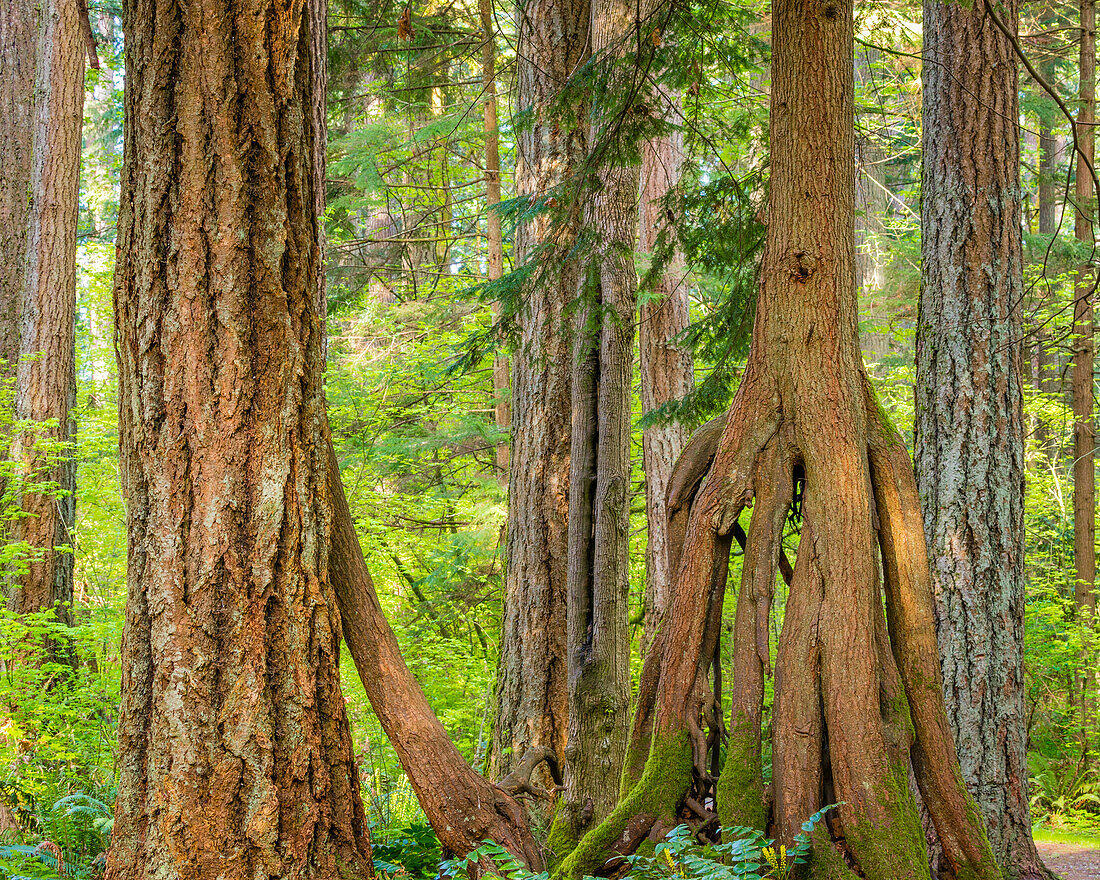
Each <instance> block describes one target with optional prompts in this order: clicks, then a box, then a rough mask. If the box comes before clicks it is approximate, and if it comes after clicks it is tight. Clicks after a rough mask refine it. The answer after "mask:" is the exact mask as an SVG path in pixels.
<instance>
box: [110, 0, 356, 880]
mask: <svg viewBox="0 0 1100 880" xmlns="http://www.w3.org/2000/svg"><path fill="white" fill-rule="evenodd" d="M315 12H316V11H315V10H310V9H308V8H307V4H305V3H295V4H291V5H280V4H276V3H272V2H270V0H208V2H204V3H201V4H191V5H186V6H180V5H179V4H176V3H173V2H163V0H130V2H127V3H126V4H125V5H124V9H123V24H124V28H125V38H126V93H125V110H126V121H127V127H126V139H125V148H124V166H123V174H122V198H121V206H122V207H121V212H120V216H119V232H118V255H117V270H116V276H115V288H114V299H115V324H116V327H117V328H118V330H117V332H118V338H117V352H118V361H119V427H120V446H121V461H122V480H123V490H124V493H125V496H126V499H127V529H128V539H129V561H128V597H127V617H126V628H125V631H124V635H123V649H122V657H123V681H122V694H123V697H122V711H121V717H120V722H119V746H120V753H121V756H122V758H121V765H120V768H119V794H118V800H117V802H116V806H115V827H114V834H113V837H112V847H111V851H110V855H109V857H108V865H107V877H108V878H111V880H116V878H117V880H121V878H126V880H134V878H154V877H155V878H158V880H164V878H187V880H203V878H210V880H214V878H219V880H232V878H241V880H245V878H249V880H254V878H256V877H270V878H276V877H277V878H311V880H312V878H325V880H336V878H346V877H348V876H362V877H370V876H372V874H373V869H372V865H371V852H370V843H369V837H368V831H367V826H366V819H365V815H364V811H363V805H362V801H361V799H360V794H359V777H358V771H357V768H356V761H355V756H354V752H353V746H352V740H351V735H350V730H349V726H348V721H347V715H346V713H345V709H344V696H343V692H342V690H341V687H340V681H339V672H338V670H339V666H338V649H339V638H340V626H341V624H340V616H339V612H338V610H337V605H336V597H335V595H334V593H333V589H332V585H331V581H330V576H329V564H328V557H329V550H328V548H329V525H330V514H329V505H328V489H327V486H328V468H329V463H328V450H327V448H326V445H325V443H324V442H323V438H324V436H325V430H326V424H325V408H324V393H323V385H322V367H323V362H322V355H321V352H322V339H321V337H322V332H321V328H322V323H321V320H320V316H319V315H318V314H317V311H316V307H317V290H318V283H319V282H318V278H317V276H318V274H319V273H320V272H321V271H322V254H321V250H320V242H319V234H318V228H317V224H318V222H319V221H318V216H317V213H316V206H317V204H318V197H317V193H316V191H315V187H316V185H317V177H316V173H315V172H316V151H318V150H323V149H324V143H323V140H322V139H321V138H322V134H321V132H320V131H319V130H318V126H317V121H316V117H315V116H314V113H313V110H314V107H315V106H316V105H315V100H314V99H315V97H316V94H317V90H318V89H323V88H324V83H323V79H322V78H321V77H320V76H319V64H318V59H317V58H316V55H315V52H316V50H317V49H318V48H319V47H321V46H323V41H321V40H318V39H316V36H317V35H316V34H314V33H313V31H312V26H313V24H314V23H315V22H316V21H317V20H318V19H317V17H316V15H315Z"/></svg>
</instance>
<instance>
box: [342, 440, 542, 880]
mask: <svg viewBox="0 0 1100 880" xmlns="http://www.w3.org/2000/svg"><path fill="white" fill-rule="evenodd" d="M325 434H326V437H325V443H326V444H327V446H328V450H329V452H328V455H329V498H330V500H331V503H332V549H331V555H330V559H329V563H330V572H331V579H332V583H333V585H334V588H335V590H336V598H337V600H338V602H339V605H340V614H341V617H342V619H343V632H344V641H345V643H346V644H347V646H348V651H349V652H350V653H351V656H352V659H353V660H354V661H355V667H356V669H358V670H359V677H360V678H361V679H362V680H363V687H364V688H365V689H366V692H367V698H368V699H369V700H370V704H371V708H372V709H373V710H374V714H375V715H377V716H378V720H379V722H380V723H381V724H382V729H383V730H385V732H386V736H387V737H389V740H390V743H391V744H392V745H393V747H394V750H395V751H396V752H397V757H398V760H400V762H401V767H402V769H404V771H405V774H406V775H407V776H408V777H409V782H410V783H411V784H412V787H413V791H415V792H416V796H417V799H418V800H419V802H420V808H421V809H422V810H423V811H424V815H425V816H426V817H427V818H428V822H429V823H430V824H431V826H432V828H433V829H434V830H435V833H436V835H437V836H438V837H439V840H440V842H441V843H442V844H443V845H444V846H445V847H446V848H447V849H448V850H449V851H450V852H452V853H455V854H457V855H465V854H466V853H468V852H469V851H470V850H472V849H474V848H475V847H477V846H478V845H479V844H481V842H482V841H485V840H492V841H495V842H497V843H499V844H501V845H502V846H504V847H506V848H507V849H508V850H509V851H510V852H512V853H513V855H515V856H516V857H517V858H520V859H522V860H523V861H524V862H525V863H526V864H527V866H528V867H529V868H530V869H531V870H533V871H537V870H538V869H539V868H541V867H542V855H541V853H540V852H539V849H538V846H537V844H536V843H535V840H534V837H533V836H532V835H531V832H530V830H529V828H528V825H527V816H526V813H525V812H524V810H523V807H521V806H520V805H519V804H518V803H517V802H516V800H515V799H514V798H513V797H512V795H513V794H516V793H518V792H520V791H524V792H527V793H532V791H533V789H532V787H531V785H530V776H531V771H532V770H533V769H534V766H535V764H536V763H537V762H541V761H547V762H548V763H549V764H550V766H551V767H552V768H556V767H557V761H556V757H555V755H554V753H553V751H552V750H550V749H548V748H546V749H529V750H528V752H527V757H528V761H529V762H530V763H528V764H527V765H526V766H521V767H520V768H517V769H516V771H515V772H513V773H510V774H509V775H508V776H507V777H505V779H503V780H501V783H500V785H499V786H498V785H491V784H489V783H488V782H487V781H486V780H485V779H484V778H483V777H481V776H480V775H479V774H478V773H476V772H475V771H474V770H473V769H472V768H471V767H470V765H469V764H468V763H467V762H466V759H465V758H463V757H462V754H461V753H460V752H459V751H458V749H457V748H455V746H454V744H453V743H452V742H451V741H450V739H449V738H448V736H447V732H446V731H445V730H444V729H443V725H442V724H441V723H440V722H439V719H438V718H437V717H436V715H435V713H434V712H433V711H432V708H431V706H429V705H428V700H427V698H426V697H425V696H424V691H423V690H422V689H421V687H420V683H419V682H418V681H417V680H416V678H415V676H413V674H412V671H411V670H410V669H409V667H408V666H407V665H406V664H405V661H404V659H403V658H402V656H401V649H400V647H399V646H398V644H397V637H396V636H395V635H394V633H393V629H392V628H391V627H390V625H389V622H388V621H387V620H386V617H385V614H384V613H383V611H382V606H381V604H380V603H379V601H378V595H377V593H375V591H374V582H373V581H372V580H371V576H370V572H369V571H368V570H367V565H366V562H365V560H364V559H363V550H362V548H361V547H360V545H359V539H358V537H356V534H355V524H354V523H353V522H352V519H351V512H350V510H349V509H348V502H347V498H346V496H345V495H344V487H343V484H342V483H341V482H340V469H339V466H338V464H337V462H336V455H335V453H334V451H333V449H332V440H331V439H329V437H328V430H327V427H326V431H325ZM555 775H556V774H555Z"/></svg>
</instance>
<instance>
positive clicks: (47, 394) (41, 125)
mask: <svg viewBox="0 0 1100 880" xmlns="http://www.w3.org/2000/svg"><path fill="white" fill-rule="evenodd" d="M32 22H33V23H34V24H36V26H37V27H36V29H35V32H34V39H33V41H32V42H30V43H29V44H25V45H23V46H22V47H21V51H23V52H25V53H26V54H27V55H29V56H30V57H32V58H33V59H34V64H35V73H34V89H35V94H34V101H33V112H32V114H31V116H30V118H29V122H30V126H31V144H32V148H31V153H30V157H29V158H30V160H31V161H30V175H29V179H28V180H27V189H26V190H25V193H24V198H25V199H27V201H28V205H27V209H26V215H25V221H26V231H25V233H23V237H22V242H23V245H24V252H23V254H21V255H18V254H13V256H14V258H15V266H16V267H22V270H23V271H22V285H21V291H19V292H17V293H16V298H17V301H18V315H19V317H18V320H17V322H15V329H14V337H15V339H17V340H18V354H19V358H18V364H17V366H16V370H15V375H16V387H15V413H16V418H18V419H20V420H22V421H25V422H27V423H29V424H30V425H31V428H30V429H29V430H28V431H26V432H24V433H23V434H21V435H20V436H18V437H16V438H15V443H14V449H13V456H14V458H15V459H16V461H17V463H18V464H17V467H18V472H19V476H20V478H21V479H22V480H23V481H25V482H26V483H40V482H42V481H49V482H50V483H51V484H52V486H54V487H56V489H57V490H58V491H46V492H35V491H24V492H23V494H22V508H23V517H22V518H20V519H19V520H18V521H17V522H16V523H15V528H14V535H13V537H14V538H15V540H22V541H26V542H27V544H28V545H29V546H30V551H31V553H32V554H33V556H32V558H31V560H30V564H29V567H28V571H27V573H26V574H25V575H24V576H23V577H22V578H21V579H20V583H19V584H18V586H17V587H16V589H15V592H14V595H13V597H12V604H13V607H14V609H15V610H16V611H19V612H34V611H40V610H42V609H46V608H50V607H52V606H54V604H55V603H62V604H61V606H59V608H58V612H57V613H58V616H59V618H60V619H61V620H64V621H70V620H71V609H70V608H69V607H68V604H69V603H71V602H72V598H73V555H72V552H71V549H57V548H66V547H67V548H71V546H72V543H73V539H72V530H73V525H74V519H75V511H76V501H75V496H74V494H73V493H74V490H75V488H76V485H75V484H76V463H75V460H74V458H73V456H72V452H71V449H70V448H69V443H70V441H71V439H72V436H73V425H72V423H71V421H70V412H71V410H72V407H73V403H74V398H75V396H76V374H75V361H76V349H75V345H76V342H75V339H76V337H75V319H76V228H77V215H78V205H79V200H80V142H81V125H82V122H83V108H84V52H85V47H86V44H85V41H84V33H83V30H82V27H81V21H80V13H79V10H78V8H77V5H76V4H75V3H70V2H61V0H49V2H43V3H40V4H38V5H37V6H35V8H34V13H33V14H32ZM17 51H18V49H17ZM24 121H28V120H26V119H24ZM16 155H17V156H19V155H21V156H23V157H24V158H25V157H26V154H25V153H24V152H17V154H16ZM23 173H24V172H17V173H16V175H15V176H16V178H22V176H23ZM5 274H6V272H5ZM11 305H12V306H13V307H14V306H15V301H13V302H12V303H11ZM0 335H3V336H11V335H13V330H12V329H11V328H5V331H4V333H3V334H0ZM6 344H7V343H5V345H6ZM12 344H13V345H14V341H12ZM51 425H52V426H51ZM58 492H60V494H59V493H58Z"/></svg>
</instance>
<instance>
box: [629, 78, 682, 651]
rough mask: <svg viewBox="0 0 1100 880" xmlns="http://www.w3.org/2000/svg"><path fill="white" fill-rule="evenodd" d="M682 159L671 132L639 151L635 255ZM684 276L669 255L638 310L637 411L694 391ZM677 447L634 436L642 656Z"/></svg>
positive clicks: (646, 249) (673, 438)
mask: <svg viewBox="0 0 1100 880" xmlns="http://www.w3.org/2000/svg"><path fill="white" fill-rule="evenodd" d="M656 99H657V101H658V102H659V109H660V110H661V111H662V112H663V113H664V115H665V117H666V118H667V119H670V121H675V120H673V119H672V117H673V114H674V111H675V108H678V107H679V99H678V98H673V96H671V95H670V94H668V93H667V92H665V91H663V90H659V91H658V92H657V93H656ZM683 159H684V136H683V133H682V132H681V131H680V130H679V129H675V130H672V131H669V132H668V133H666V134H663V135H661V136H660V137H656V138H653V139H652V140H649V141H647V142H646V144H645V146H644V147H643V149H642V171H641V178H642V180H641V198H640V205H639V210H638V214H639V223H638V250H639V251H640V252H641V253H643V254H644V253H651V252H652V251H653V249H654V247H655V246H656V244H657V239H658V237H659V236H660V235H661V233H662V231H664V232H665V233H666V234H668V235H672V234H673V232H672V229H671V228H670V224H669V223H668V222H667V220H666V218H665V211H666V206H665V205H664V203H663V200H664V198H665V196H666V195H667V194H668V193H669V192H671V191H672V190H674V189H675V187H676V186H677V185H678V184H679V182H680V168H681V165H682V163H683ZM686 274H687V273H686V272H685V270H684V263H683V257H682V255H681V254H680V252H679V250H676V251H675V252H674V254H673V256H672V258H671V259H670V260H669V261H668V264H667V265H666V267H665V271H664V272H663V273H662V274H661V276H660V277H659V278H658V279H656V280H655V281H654V282H653V287H652V291H651V292H652V298H651V299H649V300H647V301H646V302H645V303H644V304H643V305H642V307H641V316H640V319H639V324H638V353H639V356H638V364H639V372H640V373H641V385H642V388H641V395H642V410H643V411H645V412H652V411H653V410H655V409H659V408H660V407H661V406H663V405H665V404H667V403H670V402H672V401H676V400H680V399H681V398H683V397H685V396H686V395H687V394H689V393H690V392H691V389H692V387H693V386H694V372H693V369H692V360H691V351H690V350H689V349H688V348H687V347H686V346H685V345H683V344H682V343H680V342H677V339H678V337H679V336H680V334H682V333H683V332H684V330H686V329H687V326H688V321H689V319H690V316H689V298H688V283H687V277H686ZM685 443H687V430H686V429H685V428H684V426H683V425H682V424H679V423H677V422H669V423H667V424H661V425H651V426H649V427H647V428H645V430H644V431H643V432H642V467H643V469H644V470H645V502H646V523H647V529H646V550H645V572H646V581H645V619H644V628H643V636H642V646H643V654H644V653H647V652H648V650H649V646H650V645H652V644H653V639H654V638H655V637H656V635H657V625H658V623H659V622H660V620H661V615H662V614H663V613H664V610H665V606H666V605H668V596H669V592H670V590H671V589H672V578H673V574H674V571H673V568H672V561H671V557H670V555H669V527H668V525H669V524H668V518H669V517H668V505H667V498H668V487H669V480H670V479H671V478H672V467H673V465H674V464H675V463H676V459H678V458H679V457H680V453H681V452H683V451H684V444H685Z"/></svg>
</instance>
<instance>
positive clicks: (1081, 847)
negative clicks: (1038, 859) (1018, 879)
mask: <svg viewBox="0 0 1100 880" xmlns="http://www.w3.org/2000/svg"><path fill="white" fill-rule="evenodd" d="M1035 843H1036V846H1038V847H1039V854H1040V855H1041V856H1042V857H1043V862H1044V863H1045V864H1046V866H1047V867H1048V868H1050V869H1051V870H1052V871H1053V872H1054V873H1055V874H1057V875H1058V876H1059V877H1061V878H1062V880H1100V841H1096V842H1095V843H1092V842H1089V843H1084V842H1068V841H1060V840H1037V841H1036V842H1035Z"/></svg>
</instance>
